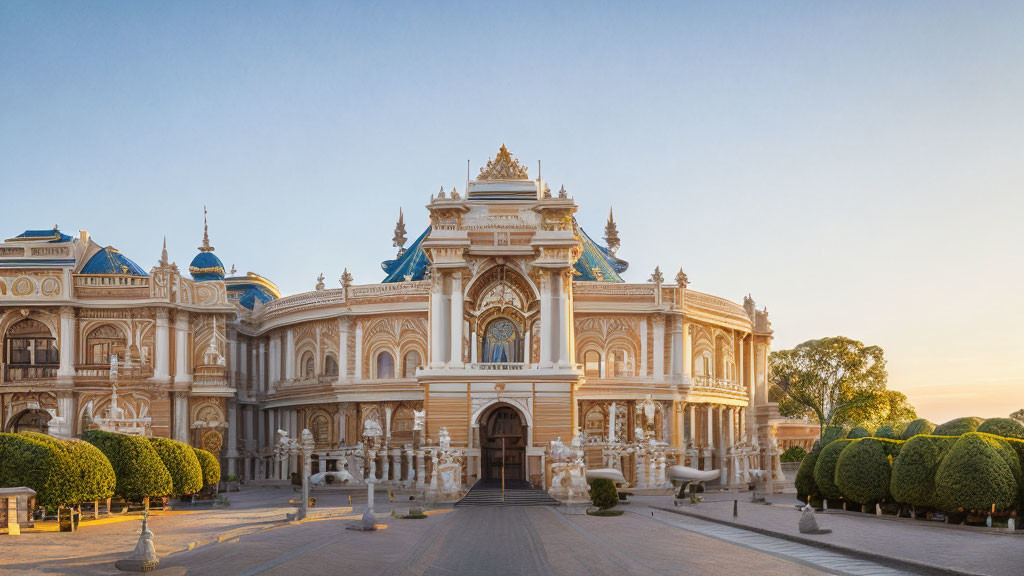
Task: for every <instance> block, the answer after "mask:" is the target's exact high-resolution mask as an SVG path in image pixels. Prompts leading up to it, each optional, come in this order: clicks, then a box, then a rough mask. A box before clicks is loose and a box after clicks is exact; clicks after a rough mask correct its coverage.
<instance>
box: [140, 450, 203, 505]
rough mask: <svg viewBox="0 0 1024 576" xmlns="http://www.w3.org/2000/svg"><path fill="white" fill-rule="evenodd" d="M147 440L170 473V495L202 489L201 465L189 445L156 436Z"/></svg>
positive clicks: (177, 496) (176, 495)
mask: <svg viewBox="0 0 1024 576" xmlns="http://www.w3.org/2000/svg"><path fill="white" fill-rule="evenodd" d="M148 440H149V442H150V444H152V446H153V448H154V449H155V450H156V453H157V455H159V457H160V460H161V461H162V462H163V463H164V466H165V467H167V471H168V472H170V474H171V484H172V486H173V491H172V495H173V496H174V497H175V498H181V497H183V496H186V495H189V494H195V493H196V492H199V491H200V490H202V489H203V467H202V466H201V465H200V464H199V458H198V457H196V453H195V452H194V451H193V450H192V447H191V446H189V445H188V444H185V443H184V442H178V441H177V440H171V439H170V438H159V437H156V436H151V437H149V438H148ZM218 468H219V467H218ZM218 472H219V470H218Z"/></svg>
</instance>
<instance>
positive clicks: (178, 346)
mask: <svg viewBox="0 0 1024 576" xmlns="http://www.w3.org/2000/svg"><path fill="white" fill-rule="evenodd" d="M188 330H189V326H188V314H187V313H185V312H178V315H177V318H176V319H175V321H174V381H175V382H179V383H186V382H191V381H192V372H191V371H190V370H189V369H188V357H189V350H188Z"/></svg>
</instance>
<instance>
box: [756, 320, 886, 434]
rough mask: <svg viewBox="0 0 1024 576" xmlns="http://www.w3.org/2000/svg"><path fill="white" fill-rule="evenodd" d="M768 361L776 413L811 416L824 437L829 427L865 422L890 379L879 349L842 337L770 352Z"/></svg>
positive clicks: (872, 412)
mask: <svg viewBox="0 0 1024 576" xmlns="http://www.w3.org/2000/svg"><path fill="white" fill-rule="evenodd" d="M770 362H771V374H772V384H773V385H774V387H775V388H776V389H777V390H778V392H779V393H778V396H777V397H778V399H779V412H781V413H782V415H783V416H803V415H805V414H808V413H810V414H813V415H814V416H815V417H816V418H817V420H818V424H820V425H821V431H822V434H823V433H824V430H825V428H826V427H828V426H843V425H846V424H850V423H852V422H860V421H863V420H866V419H869V418H870V417H871V415H872V414H874V413H875V412H876V411H877V410H878V407H879V405H880V400H879V394H880V393H881V392H883V391H884V390H885V382H886V378H887V377H888V374H887V372H886V370H885V357H884V355H883V352H882V349H881V348H879V347H878V346H865V345H864V344H863V343H861V342H858V341H856V340H851V339H849V338H845V337H842V336H836V337H833V338H822V339H820V340H808V341H807V342H804V343H803V344H798V345H797V346H796V347H795V348H793V349H792V350H779V351H776V352H772V354H771V359H770ZM823 444H824V442H823Z"/></svg>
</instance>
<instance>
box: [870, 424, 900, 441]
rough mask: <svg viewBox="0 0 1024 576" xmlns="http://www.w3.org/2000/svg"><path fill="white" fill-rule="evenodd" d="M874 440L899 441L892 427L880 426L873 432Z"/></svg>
mask: <svg viewBox="0 0 1024 576" xmlns="http://www.w3.org/2000/svg"><path fill="white" fill-rule="evenodd" d="M874 436H875V438H888V439H890V440H899V438H898V437H897V436H896V431H895V430H893V429H892V426H882V427H880V428H879V429H878V430H875V434H874Z"/></svg>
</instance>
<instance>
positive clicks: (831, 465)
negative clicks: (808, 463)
mask: <svg viewBox="0 0 1024 576" xmlns="http://www.w3.org/2000/svg"><path fill="white" fill-rule="evenodd" d="M851 442H853V440H851V439H848V438H844V439H842V440H836V441H835V442H833V443H831V444H829V445H828V446H825V447H824V448H822V449H821V452H820V453H819V454H818V461H817V462H815V463H814V483H815V484H816V485H817V486H818V493H819V494H821V497H822V498H824V499H826V500H840V499H841V498H842V497H843V491H842V490H840V489H839V487H838V486H836V464H838V463H839V455H840V454H841V453H842V452H843V449H845V448H846V447H847V446H849V445H850V443H851Z"/></svg>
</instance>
